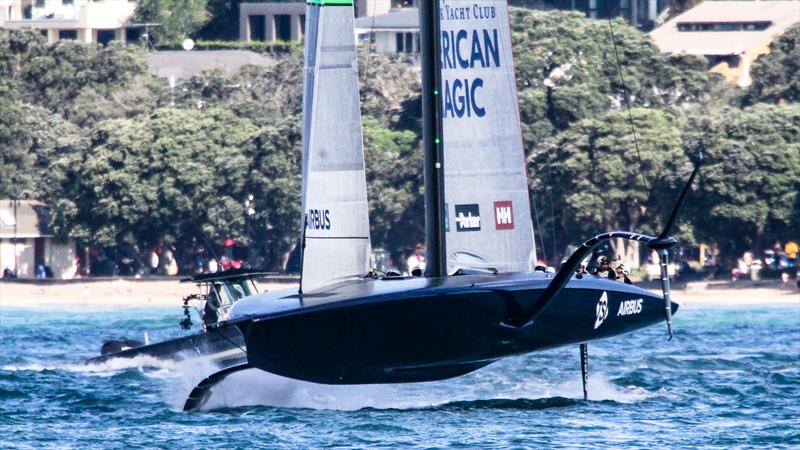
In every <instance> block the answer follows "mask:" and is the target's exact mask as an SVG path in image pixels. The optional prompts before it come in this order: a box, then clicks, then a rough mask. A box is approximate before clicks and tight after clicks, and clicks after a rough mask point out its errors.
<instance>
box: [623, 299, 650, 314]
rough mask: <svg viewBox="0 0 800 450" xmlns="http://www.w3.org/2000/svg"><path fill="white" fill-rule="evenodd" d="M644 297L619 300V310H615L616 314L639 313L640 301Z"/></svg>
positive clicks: (640, 309)
mask: <svg viewBox="0 0 800 450" xmlns="http://www.w3.org/2000/svg"><path fill="white" fill-rule="evenodd" d="M643 300H644V299H641V298H637V299H634V300H625V301H623V302H620V304H619V311H617V316H630V315H633V314H639V313H640V312H642V301H643Z"/></svg>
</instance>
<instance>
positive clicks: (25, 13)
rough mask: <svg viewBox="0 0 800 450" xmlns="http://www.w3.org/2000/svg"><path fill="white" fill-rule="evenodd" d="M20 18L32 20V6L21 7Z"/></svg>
mask: <svg viewBox="0 0 800 450" xmlns="http://www.w3.org/2000/svg"><path fill="white" fill-rule="evenodd" d="M22 18H23V19H32V18H33V6H31V5H25V6H23V7H22Z"/></svg>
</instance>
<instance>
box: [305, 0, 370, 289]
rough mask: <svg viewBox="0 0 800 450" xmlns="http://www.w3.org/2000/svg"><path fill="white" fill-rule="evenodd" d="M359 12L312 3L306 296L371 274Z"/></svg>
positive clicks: (307, 51) (308, 56)
mask: <svg viewBox="0 0 800 450" xmlns="http://www.w3.org/2000/svg"><path fill="white" fill-rule="evenodd" d="M354 36H355V35H354V29H353V6H352V3H350V4H347V2H345V1H343V0H335V1H333V2H331V1H325V2H322V1H319V2H317V1H314V2H309V3H308V6H307V14H306V46H305V58H306V63H305V67H306V72H305V80H304V85H305V91H304V99H303V214H304V221H305V238H304V241H305V248H304V251H303V269H302V270H303V272H302V273H303V277H302V282H301V283H302V286H301V288H302V289H303V291H311V290H314V289H316V288H319V287H321V286H324V285H326V284H329V283H331V282H333V281H336V280H338V279H342V278H346V277H352V276H360V275H364V274H366V273H367V271H368V270H369V255H370V252H371V248H370V239H369V211H368V209H367V187H366V178H365V173H364V150H363V144H362V142H363V141H362V134H361V110H360V106H359V101H360V98H359V91H358V65H357V61H356V47H355V38H354Z"/></svg>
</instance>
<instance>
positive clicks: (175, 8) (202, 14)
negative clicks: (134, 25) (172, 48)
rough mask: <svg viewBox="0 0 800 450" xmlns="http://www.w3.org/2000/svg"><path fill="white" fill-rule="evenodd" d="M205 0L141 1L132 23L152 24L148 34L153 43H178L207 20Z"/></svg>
mask: <svg viewBox="0 0 800 450" xmlns="http://www.w3.org/2000/svg"><path fill="white" fill-rule="evenodd" d="M206 3H207V0H142V1H140V2H139V3H138V5H137V6H136V12H135V13H134V21H136V22H143V23H154V24H158V25H157V26H154V27H150V28H149V30H148V33H149V34H150V38H151V39H152V40H153V41H155V42H180V41H181V40H183V39H185V38H188V37H190V36H192V35H193V34H194V32H195V31H197V30H198V29H200V27H201V26H203V24H205V23H206V22H207V21H208V19H209V14H208V11H206Z"/></svg>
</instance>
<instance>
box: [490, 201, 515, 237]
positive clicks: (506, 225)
mask: <svg viewBox="0 0 800 450" xmlns="http://www.w3.org/2000/svg"><path fill="white" fill-rule="evenodd" d="M494 228H495V229H496V230H513V229H514V207H513V206H512V205H511V201H510V200H509V201H503V202H494Z"/></svg>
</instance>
